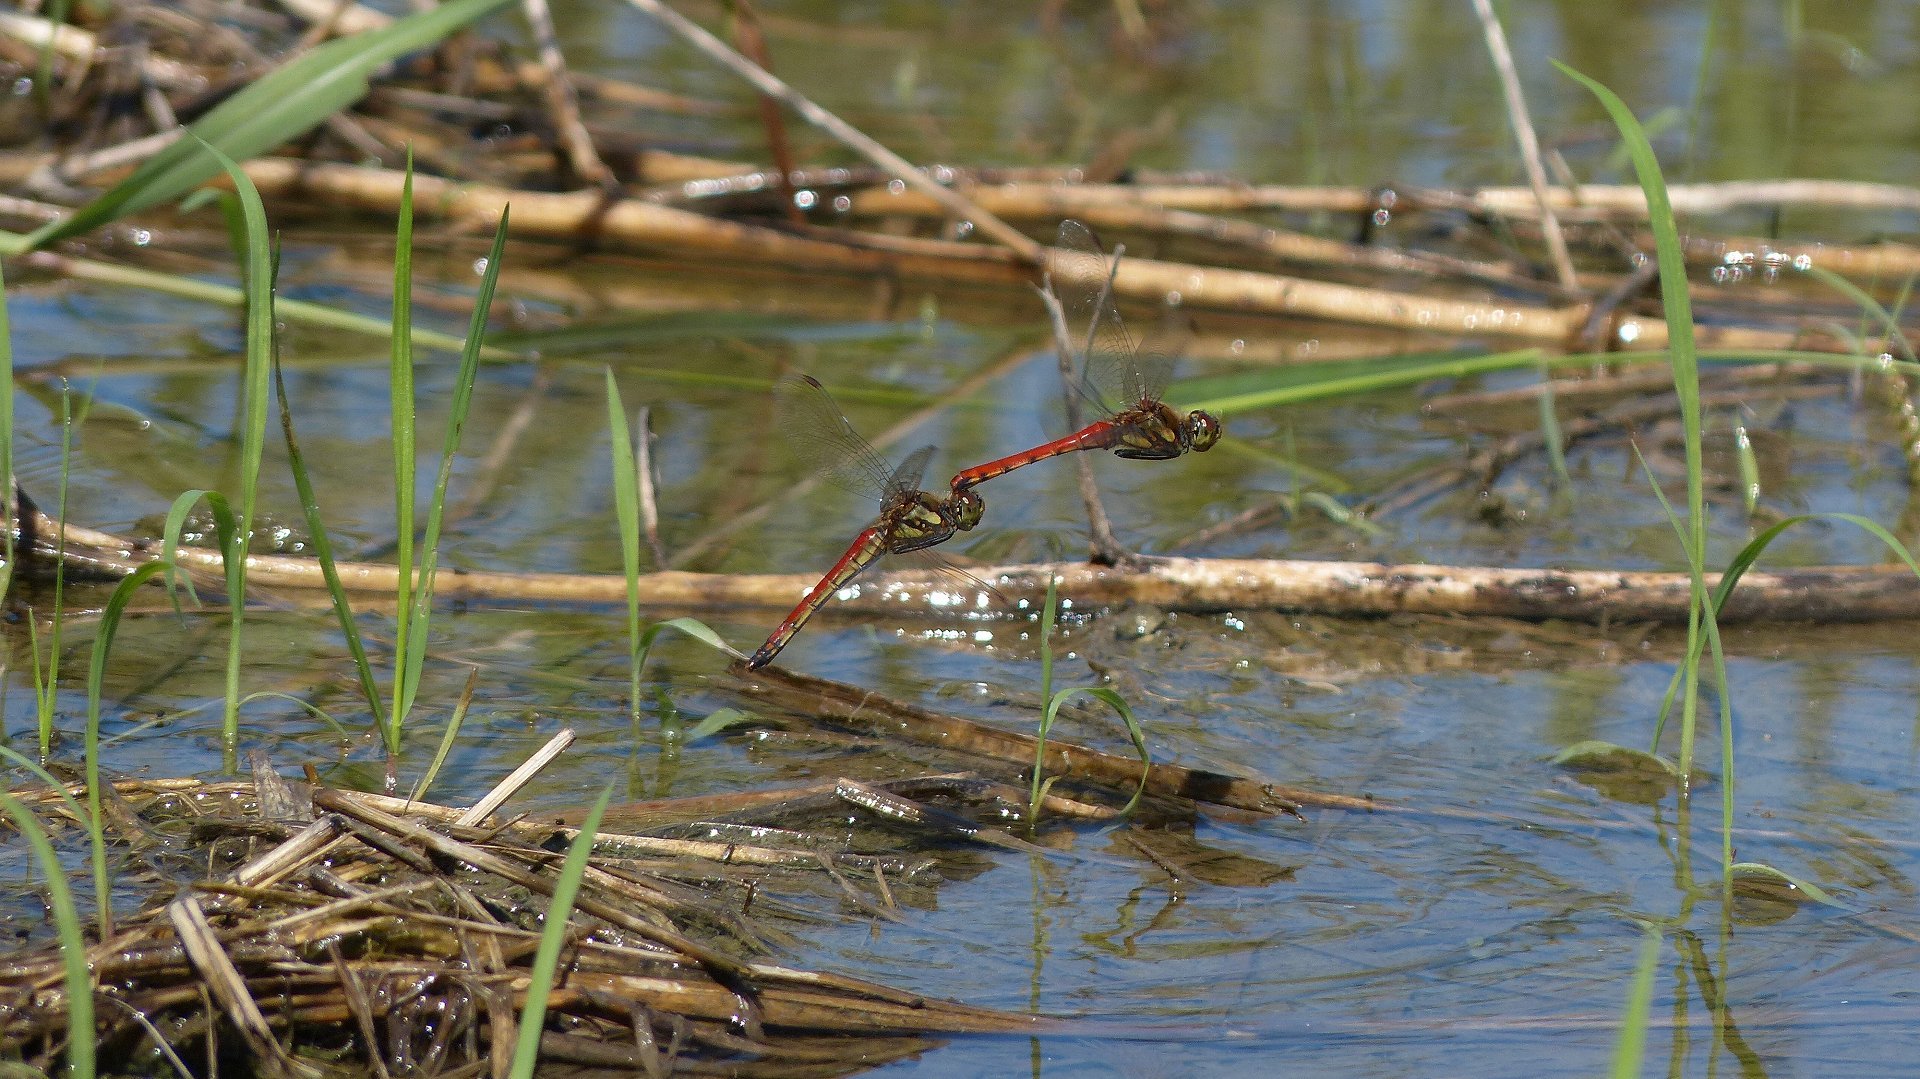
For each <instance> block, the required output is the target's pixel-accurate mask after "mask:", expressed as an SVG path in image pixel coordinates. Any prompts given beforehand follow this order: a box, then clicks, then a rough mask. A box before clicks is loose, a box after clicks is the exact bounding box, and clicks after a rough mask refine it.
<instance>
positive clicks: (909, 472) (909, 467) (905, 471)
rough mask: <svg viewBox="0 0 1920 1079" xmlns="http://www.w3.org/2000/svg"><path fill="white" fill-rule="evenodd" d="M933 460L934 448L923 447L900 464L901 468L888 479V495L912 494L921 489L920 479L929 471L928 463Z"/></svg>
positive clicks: (895, 470) (894, 471)
mask: <svg viewBox="0 0 1920 1079" xmlns="http://www.w3.org/2000/svg"><path fill="white" fill-rule="evenodd" d="M931 460H933V447H932V446H922V447H920V448H919V449H917V450H914V451H913V452H912V453H909V454H907V458H906V460H904V461H901V462H900V467H899V468H896V469H894V470H893V475H891V476H888V477H887V485H886V494H888V495H896V494H912V493H913V492H915V491H918V490H919V489H920V477H921V475H923V474H924V473H925V472H926V471H927V462H928V461H931Z"/></svg>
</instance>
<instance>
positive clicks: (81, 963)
mask: <svg viewBox="0 0 1920 1079" xmlns="http://www.w3.org/2000/svg"><path fill="white" fill-rule="evenodd" d="M0 812H4V813H5V814H6V815H7V816H8V817H10V818H12V820H13V823H14V826H15V827H17V828H19V829H20V834H21V835H22V836H24V837H26V840H27V846H28V847H29V848H31V849H32V850H33V857H34V859H35V860H36V861H38V862H39V863H40V871H41V872H42V873H45V874H46V875H47V897H48V899H49V901H50V902H49V903H48V905H49V906H51V907H52V908H53V924H54V929H55V931H56V932H57V933H58V934H59V936H60V960H61V965H62V967H63V968H64V971H65V981H66V986H67V1030H68V1037H67V1067H68V1068H69V1069H70V1070H71V1071H72V1073H73V1075H75V1076H76V1077H78V1079H93V1075H94V1068H95V1064H94V1040H93V1038H94V1022H93V974H92V972H91V971H89V970H88V969H87V941H86V938H85V937H83V936H82V935H81V933H80V910H79V908H78V907H76V906H74V902H73V888H72V887H71V886H69V885H68V884H67V877H66V871H65V870H64V869H62V868H61V866H60V856H59V855H58V854H56V853H54V849H53V844H52V843H51V842H49V841H48V839H47V832H46V829H44V828H42V827H41V826H40V821H39V820H38V819H36V818H35V817H34V815H33V814H32V813H30V812H28V810H27V807H26V806H23V805H21V804H20V800H19V799H17V798H15V797H14V796H13V795H11V794H8V793H6V792H4V791H0Z"/></svg>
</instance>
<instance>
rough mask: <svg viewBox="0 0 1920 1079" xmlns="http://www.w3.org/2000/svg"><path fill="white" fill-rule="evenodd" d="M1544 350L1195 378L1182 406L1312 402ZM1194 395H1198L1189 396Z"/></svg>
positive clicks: (1499, 364) (1517, 360) (1236, 407)
mask: <svg viewBox="0 0 1920 1079" xmlns="http://www.w3.org/2000/svg"><path fill="white" fill-rule="evenodd" d="M1545 357H1546V353H1545V352H1543V351H1542V350H1540V349H1537V348H1523V349H1519V350H1516V351H1513V352H1497V353H1493V354H1490V355H1486V356H1467V357H1459V356H1447V357H1442V358H1439V359H1425V358H1422V359H1418V360H1411V361H1406V360H1403V361H1397V362H1388V363H1377V362H1376V363H1373V364H1371V369H1364V370H1360V371H1359V372H1358V373H1349V372H1352V371H1353V370H1354V366H1353V365H1352V364H1346V363H1343V364H1340V365H1337V366H1332V369H1331V370H1329V371H1327V372H1325V373H1322V374H1320V375H1317V376H1316V375H1312V374H1310V373H1306V372H1301V371H1298V370H1293V371H1286V372H1275V373H1271V374H1269V373H1264V372H1263V373H1262V374H1260V375H1255V376H1244V375H1237V376H1231V380H1230V381H1229V380H1213V379H1208V380H1203V381H1197V382H1194V383H1182V384H1181V386H1182V388H1183V389H1184V390H1185V391H1186V396H1184V397H1182V401H1183V402H1185V404H1184V407H1187V408H1203V409H1206V410H1207V411H1209V412H1215V413H1222V412H1225V413H1233V412H1249V411H1252V410H1254V409H1260V408H1273V407H1275V406H1277V405H1292V404H1299V403H1300V402H1302V401H1317V400H1321V399H1324V398H1328V397H1341V396H1345V395H1348V394H1355V393H1370V392H1372V391H1375V390H1389V389H1395V388H1398V387H1401V386H1414V385H1418V384H1420V383H1422V382H1431V381H1433V380H1434V379H1437V378H1466V377H1468V376H1471V375H1480V374H1487V373H1489V372H1494V371H1511V370H1518V369H1524V368H1528V367H1535V366H1538V365H1539V363H1540V362H1541V360H1542V359H1544V358H1545ZM1254 380H1257V383H1258V385H1260V386H1261V387H1263V388H1259V389H1245V390H1236V389H1232V388H1230V387H1232V386H1235V385H1249V384H1252V382H1253V381H1254ZM1196 396H1197V397H1199V399H1198V400H1194V399H1193V398H1195V397H1196Z"/></svg>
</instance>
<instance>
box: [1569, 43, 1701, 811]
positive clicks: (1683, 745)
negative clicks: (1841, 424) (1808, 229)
mask: <svg viewBox="0 0 1920 1079" xmlns="http://www.w3.org/2000/svg"><path fill="white" fill-rule="evenodd" d="M1554 66H1555V67H1557V68H1559V69H1560V71H1561V72H1562V73H1564V74H1565V75H1567V76H1568V77H1570V78H1572V79H1574V80H1575V81H1577V82H1579V83H1580V84H1581V85H1582V86H1585V87H1586V88H1587V89H1588V90H1589V91H1590V92H1591V93H1592V94H1593V95H1594V97H1596V98H1598V99H1599V101H1600V104H1601V105H1602V106H1603V107H1604V108H1605V109H1606V110H1607V114H1608V115H1609V116H1611V117H1612V118H1613V122H1614V126H1615V127H1616V128H1618V129H1619V131H1620V138H1621V141H1622V143H1623V144H1624V145H1625V146H1626V148H1627V152H1628V156H1629V157H1630V158H1631V159H1632V161H1633V170H1634V175H1635V176H1636V177H1637V178H1638V180H1639V181H1640V190H1641V192H1642V193H1643V194H1644V195H1645V197H1646V200H1647V223H1648V227H1649V228H1651V229H1652V231H1653V241H1654V254H1655V258H1656V261H1657V262H1658V265H1659V269H1660V301H1661V306H1662V308H1663V310H1664V313H1665V315H1666V321H1667V360H1668V364H1669V365H1670V366H1671V368H1672V370H1673V389H1674V394H1675V396H1677V397H1678V398H1679V402H1680V424H1681V429H1682V432H1683V434H1684V437H1685V441H1686V447H1685V455H1686V467H1687V515H1686V529H1685V532H1684V534H1683V535H1682V537H1681V542H1682V547H1683V548H1684V550H1685V551H1686V557H1687V571H1688V573H1689V574H1690V575H1691V577H1692V592H1693V602H1692V605H1691V608H1690V610H1689V612H1688V616H1687V657H1688V659H1687V663H1686V665H1685V667H1684V677H1683V683H1684V684H1683V686H1682V689H1681V697H1680V701H1681V721H1680V730H1681V738H1680V752H1679V758H1680V774H1681V776H1682V778H1683V779H1684V778H1685V777H1687V776H1691V775H1692V774H1693V749H1694V746H1693V741H1694V731H1695V722H1696V721H1697V719H1698V700H1697V695H1696V694H1695V692H1694V687H1695V686H1696V685H1697V684H1698V680H1699V668H1698V662H1699V659H1698V657H1699V656H1700V654H1701V647H1700V646H1701V625H1700V622H1701V619H1702V618H1707V619H1711V618H1712V617H1713V612H1712V609H1711V607H1710V606H1709V604H1708V601H1707V596H1706V562H1707V513H1706V482H1705V465H1704V463H1703V460H1702V448H1701V434H1700V430H1701V422H1700V364H1699V357H1698V355H1697V354H1696V353H1695V348H1694V332H1693V329H1694V327H1693V304H1692V299H1691V297H1690V295H1689V293H1688V289H1687V276H1686V260H1685V258H1684V255H1683V253H1682V251H1681V248H1680V230H1679V226H1678V224H1677V223H1676V222H1675V220H1674V216H1673V204H1672V202H1671V201H1670V200H1669V199H1668V198H1667V186H1666V182H1665V180H1664V179H1663V178H1662V176H1661V173H1660V162H1659V159H1658V158H1656V157H1655V156H1654V153H1653V145H1652V144H1651V143H1650V142H1648V141H1647V133H1646V131H1645V130H1644V129H1642V127H1641V126H1640V122H1639V121H1638V120H1637V119H1635V118H1634V115H1633V111H1632V110H1631V109H1629V108H1627V104H1626V102H1624V101H1622V100H1620V97H1619V95H1617V94H1615V93H1614V92H1613V91H1612V90H1609V89H1607V88H1606V87H1605V86H1602V85H1600V84H1599V83H1598V82H1596V81H1594V80H1593V79H1590V78H1588V77H1587V76H1585V75H1582V74H1580V73H1579V72H1578V71H1575V70H1573V69H1572V68H1570V67H1568V66H1567V65H1565V64H1562V63H1560V62H1559V61H1555V62H1554ZM1709 632H1710V635H1715V636H1717V633H1715V632H1713V631H1709ZM1724 693H1725V686H1722V694H1723V696H1724ZM1725 767H1726V770H1727V773H1728V775H1727V781H1726V787H1727V789H1728V790H1729V791H1730V790H1731V788H1732V783H1733V781H1732V774H1731V773H1732V767H1733V762H1732V761H1731V760H1728V761H1726V762H1725ZM1686 789H1687V788H1686V787H1685V786H1682V787H1681V792H1682V794H1681V797H1683V798H1684V797H1686V793H1685V792H1686ZM1732 823H1733V822H1732V821H1731V820H1727V821H1724V822H1723V824H1724V825H1725V828H1724V829H1723V830H1724V831H1726V832H1730V831H1731V829H1732Z"/></svg>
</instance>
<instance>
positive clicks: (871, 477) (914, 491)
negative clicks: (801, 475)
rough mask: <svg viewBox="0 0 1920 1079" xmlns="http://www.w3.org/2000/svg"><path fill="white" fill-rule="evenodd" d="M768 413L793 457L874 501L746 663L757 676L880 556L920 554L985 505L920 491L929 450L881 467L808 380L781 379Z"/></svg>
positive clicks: (961, 494) (975, 518) (971, 520)
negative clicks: (841, 549)
mask: <svg viewBox="0 0 1920 1079" xmlns="http://www.w3.org/2000/svg"><path fill="white" fill-rule="evenodd" d="M773 392H774V415H775V421H776V422H777V423H778V424H779V425H780V429H781V431H783V432H784V433H785V434H786V436H787V441H788V442H789V443H791V444H792V446H793V449H794V452H795V454H796V455H797V456H799V457H800V458H801V459H802V460H803V461H804V462H806V463H807V464H809V465H811V466H812V467H813V468H814V470H815V471H818V472H820V473H822V474H823V475H824V477H825V478H826V479H827V481H828V482H830V483H833V484H834V485H835V486H838V487H841V488H843V489H846V490H849V491H852V492H854V493H855V494H863V495H867V496H869V497H872V498H877V499H879V500H880V516H879V517H877V518H875V519H874V521H873V523H872V524H870V525H868V526H867V527H866V528H864V529H862V530H861V531H860V534H859V535H857V536H855V537H854V538H853V543H852V544H850V545H849V546H848V547H847V551H846V553H845V554H843V555H841V556H840V560H839V561H838V562H835V563H834V564H833V568H832V569H830V570H828V571H827V575H826V576H824V577H822V578H820V583H818V584H816V585H814V586H813V589H812V590H811V591H809V592H808V593H807V594H806V597H805V598H803V599H802V600H801V601H800V604H799V606H797V607H795V608H794V609H793V611H792V613H790V614H788V615H787V618H786V621H784V622H782V623H780V627H779V628H778V629H776V630H774V631H773V634H772V636H770V637H768V638H767V643H765V644H763V645H761V646H760V650H759V651H757V652H755V653H754V654H753V655H752V657H750V658H749V659H748V660H747V669H748V670H750V671H757V670H759V669H760V668H762V667H764V666H766V665H767V664H769V663H771V662H773V657H775V656H777V655H779V654H780V650H781V649H782V648H785V647H786V646H787V642H788V641H790V640H792V639H793V635H794V634H795V633H798V632H799V631H800V627H801V626H804V625H806V624H807V619H809V618H812V617H813V614H814V612H815V611H818V610H819V609H820V607H821V606H822V605H823V604H825V603H826V601H827V597H828V596H831V595H833V594H834V593H835V592H837V591H839V590H840V589H841V588H842V587H844V586H845V585H846V583H847V582H848V581H851V580H852V579H853V578H854V576H855V575H856V574H858V573H859V572H860V571H861V570H863V569H865V568H867V567H868V566H869V565H872V564H873V562H874V561H875V560H876V559H878V558H879V557H880V556H881V555H887V554H905V553H907V552H909V551H918V550H923V549H925V548H928V547H932V546H933V545H934V544H937V543H944V542H946V541H947V540H949V539H952V538H953V534H954V533H956V532H965V531H968V530H970V529H972V528H973V526H975V525H977V524H979V523H980V516H981V514H983V513H985V512H986V503H985V502H984V501H983V500H982V499H981V498H980V496H979V495H978V494H976V493H975V492H973V491H967V490H959V491H948V492H947V493H945V494H934V493H932V492H930V491H922V490H920V474H921V473H923V472H925V471H926V468H927V461H928V460H930V459H931V458H932V457H933V447H932V446H922V447H920V448H919V449H917V450H915V451H914V452H912V453H910V454H908V455H907V457H906V459H905V460H903V461H901V462H900V464H899V466H898V467H896V468H891V469H890V468H888V467H887V463H886V460H885V459H884V458H882V457H881V456H880V454H879V452H878V451H876V450H875V449H874V448H873V446H872V445H871V444H870V443H868V442H867V440H866V439H864V438H862V437H860V433H859V432H858V431H855V430H854V429H853V424H851V423H849V422H847V417H846V414H845V413H843V412H841V411H840V406H838V405H836V404H834V403H833V398H832V397H831V396H830V395H829V394H828V393H827V389H826V387H825V386H822V385H820V382H819V380H817V379H815V378H813V377H812V376H811V375H789V376H787V377H786V378H783V379H781V380H780V383H779V384H778V385H777V386H775V387H774V391H773Z"/></svg>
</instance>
